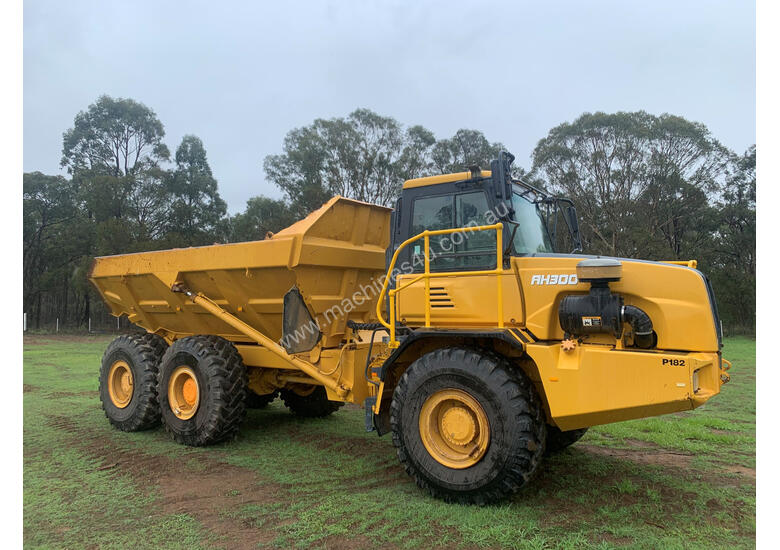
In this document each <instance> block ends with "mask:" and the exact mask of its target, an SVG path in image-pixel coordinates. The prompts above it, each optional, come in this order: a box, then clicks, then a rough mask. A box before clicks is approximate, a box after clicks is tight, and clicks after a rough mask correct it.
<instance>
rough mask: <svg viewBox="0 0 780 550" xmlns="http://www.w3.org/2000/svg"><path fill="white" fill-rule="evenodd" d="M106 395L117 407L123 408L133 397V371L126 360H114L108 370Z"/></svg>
mask: <svg viewBox="0 0 780 550" xmlns="http://www.w3.org/2000/svg"><path fill="white" fill-rule="evenodd" d="M108 396H109V397H110V398H111V402H112V403H113V404H114V406H115V407H116V408H118V409H124V408H125V407H127V406H128V405H129V404H130V400H131V399H132V398H133V371H132V370H131V369H130V365H128V364H127V362H126V361H122V360H119V361H115V362H114V364H113V365H111V368H110V369H109V371H108Z"/></svg>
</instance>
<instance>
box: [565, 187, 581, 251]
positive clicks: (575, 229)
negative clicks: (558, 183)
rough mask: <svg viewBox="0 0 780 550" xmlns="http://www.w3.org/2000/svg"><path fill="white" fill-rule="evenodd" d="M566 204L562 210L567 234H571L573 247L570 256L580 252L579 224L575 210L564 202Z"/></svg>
mask: <svg viewBox="0 0 780 550" xmlns="http://www.w3.org/2000/svg"><path fill="white" fill-rule="evenodd" d="M566 202H567V203H568V204H566V206H564V208H563V218H564V220H566V225H567V226H568V227H569V233H570V234H571V240H572V243H573V246H574V250H572V251H571V252H572V254H574V253H575V252H582V240H581V239H580V224H579V221H578V220H577V209H576V208H574V205H573V204H571V202H570V201H568V200H567V201H566Z"/></svg>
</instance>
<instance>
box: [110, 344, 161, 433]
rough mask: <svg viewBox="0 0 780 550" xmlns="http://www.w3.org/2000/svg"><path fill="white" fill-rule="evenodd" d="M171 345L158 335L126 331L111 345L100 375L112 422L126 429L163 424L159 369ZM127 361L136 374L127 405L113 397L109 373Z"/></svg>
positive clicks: (133, 429) (138, 429)
mask: <svg viewBox="0 0 780 550" xmlns="http://www.w3.org/2000/svg"><path fill="white" fill-rule="evenodd" d="M167 347H168V344H167V343H166V342H165V340H163V339H162V338H161V337H159V336H157V335H156V334H149V333H147V334H126V335H123V336H119V337H118V338H116V339H115V340H114V341H113V342H111V343H110V344H109V345H108V348H106V352H105V353H104V354H103V361H102V363H101V365H100V376H99V377H98V382H99V391H100V401H101V402H102V404H103V411H105V413H106V417H107V418H108V421H109V422H111V424H112V425H113V426H114V427H116V428H118V429H120V430H122V431H124V432H137V431H141V430H148V429H150V428H154V427H155V426H157V425H158V424H159V423H160V406H159V404H158V401H157V371H158V368H159V364H160V359H161V358H162V356H163V354H164V353H165V349H166V348H167ZM118 361H124V362H125V363H126V364H127V365H128V366H129V367H130V371H131V373H132V379H133V385H132V397H131V398H130V402H129V403H127V405H126V406H124V407H118V406H117V405H115V404H114V402H113V401H112V399H111V395H110V393H109V388H108V375H109V372H110V370H111V367H112V366H113V365H114V364H115V363H117V362H118Z"/></svg>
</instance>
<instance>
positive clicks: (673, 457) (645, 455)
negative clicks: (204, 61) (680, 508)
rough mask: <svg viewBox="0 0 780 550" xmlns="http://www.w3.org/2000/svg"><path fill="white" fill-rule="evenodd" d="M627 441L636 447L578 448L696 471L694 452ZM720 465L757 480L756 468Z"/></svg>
mask: <svg viewBox="0 0 780 550" xmlns="http://www.w3.org/2000/svg"><path fill="white" fill-rule="evenodd" d="M626 443H628V444H629V445H631V446H632V447H635V448H636V449H615V448H612V447H599V446H596V445H587V444H582V443H580V444H578V445H577V447H576V448H577V449H578V450H582V451H585V452H586V453H590V454H593V455H599V456H607V457H610V458H616V459H619V460H631V461H632V462H636V463H639V464H649V465H653V466H662V467H664V468H678V469H680V470H684V471H685V472H686V473H696V472H694V470H693V468H692V466H691V461H692V460H693V459H694V458H695V456H694V455H692V454H688V453H676V452H673V451H669V450H666V449H663V448H660V447H658V446H656V445H653V444H652V443H648V442H646V441H637V440H633V439H627V440H626ZM720 467H721V469H722V470H723V471H724V472H726V473H729V474H737V475H739V476H741V477H744V478H747V480H746V481H749V482H752V483H755V481H756V470H755V469H754V468H747V467H745V466H739V465H737V464H723V465H721V466H720ZM707 477H708V480H709V481H710V482H712V483H715V484H716V485H734V483H733V482H732V481H733V480H729V479H725V478H721V477H718V476H712V475H709V476H707Z"/></svg>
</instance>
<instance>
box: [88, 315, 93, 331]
mask: <svg viewBox="0 0 780 550" xmlns="http://www.w3.org/2000/svg"><path fill="white" fill-rule="evenodd" d="M87 332H90V333H91V332H92V317H89V320H88V321H87Z"/></svg>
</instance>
